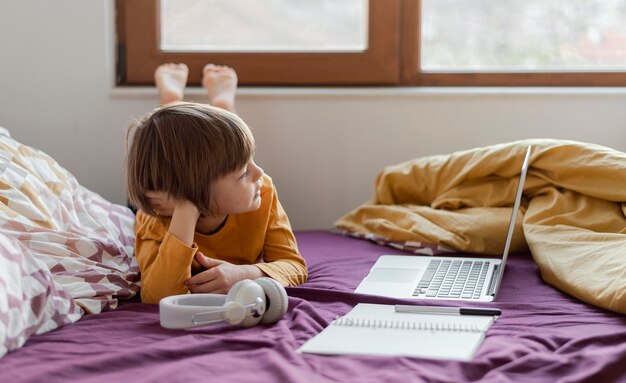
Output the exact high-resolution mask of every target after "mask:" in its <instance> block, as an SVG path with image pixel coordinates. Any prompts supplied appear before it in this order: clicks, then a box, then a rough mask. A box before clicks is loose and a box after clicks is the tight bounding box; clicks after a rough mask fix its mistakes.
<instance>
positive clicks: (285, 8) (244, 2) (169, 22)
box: [160, 0, 368, 52]
mask: <svg viewBox="0 0 626 383" xmlns="http://www.w3.org/2000/svg"><path fill="white" fill-rule="evenodd" d="M367 3H368V1H367V0H315V1H312V0H263V1H261V0H161V2H160V17H161V20H160V28H161V30H160V32H161V33H160V36H161V49H162V50H165V51H218V52H233V51H236V52H336V51H364V50H365V49H366V48H367V19H368V17H367V15H368V6H367Z"/></svg>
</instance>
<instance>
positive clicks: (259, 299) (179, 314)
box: [159, 277, 287, 329]
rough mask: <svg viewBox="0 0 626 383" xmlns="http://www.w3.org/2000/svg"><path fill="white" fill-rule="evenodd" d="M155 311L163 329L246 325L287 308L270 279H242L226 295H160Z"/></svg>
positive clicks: (282, 293) (271, 318)
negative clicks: (216, 324)
mask: <svg viewBox="0 0 626 383" xmlns="http://www.w3.org/2000/svg"><path fill="white" fill-rule="evenodd" d="M266 310H268V311H267V312H266ZM159 311H160V320H161V326H162V327H165V328H171V329H183V328H192V327H200V326H204V325H207V324H210V323H216V322H221V321H226V322H228V323H230V324H232V325H236V326H240V327H250V326H254V325H255V324H257V323H259V322H262V323H274V322H277V321H278V320H280V318H281V317H282V316H283V315H284V314H285V312H286V311H287V292H286V291H285V288H284V287H283V286H282V285H281V284H280V283H279V282H278V281H276V280H274V279H272V278H267V277H264V278H258V279H256V280H255V281H251V280H249V279H245V280H242V281H239V282H237V283H235V284H234V285H233V287H232V288H231V289H230V291H229V292H228V295H222V294H181V295H173V296H170V297H166V298H163V299H161V301H160V302H159Z"/></svg>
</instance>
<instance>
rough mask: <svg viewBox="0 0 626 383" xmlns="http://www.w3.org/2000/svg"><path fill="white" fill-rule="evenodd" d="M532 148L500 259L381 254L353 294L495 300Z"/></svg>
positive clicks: (521, 175)
mask: <svg viewBox="0 0 626 383" xmlns="http://www.w3.org/2000/svg"><path fill="white" fill-rule="evenodd" d="M531 149H532V147H531V146H529V147H528V149H527V150H526V157H525V158H524V162H523V165H522V171H521V173H520V179H519V183H518V185H517V192H516V194H515V204H514V205H513V211H512V213H511V220H510V222H509V229H508V231H507V234H506V243H505V245H504V252H503V253H502V258H501V259H498V258H495V259H494V258H475V257H431V256H419V255H416V256H412V255H382V256H380V257H379V258H378V260H377V261H376V263H375V264H374V266H372V268H371V269H370V272H369V274H368V275H367V276H366V277H365V278H364V279H363V280H362V281H361V283H360V284H359V286H358V287H357V288H356V290H355V291H354V292H355V293H361V294H374V295H382V296H387V297H394V298H412V299H437V300H469V301H477V302H490V301H493V300H495V299H496V298H497V296H498V292H499V291H500V285H501V283H502V276H503V275H504V267H505V265H506V260H507V257H508V255H509V248H510V246H511V240H512V238H513V231H514V229H515V218H516V217H517V211H518V210H519V206H520V202H521V200H522V190H523V188H524V181H525V180H526V173H527V172H528V160H529V158H530V152H531Z"/></svg>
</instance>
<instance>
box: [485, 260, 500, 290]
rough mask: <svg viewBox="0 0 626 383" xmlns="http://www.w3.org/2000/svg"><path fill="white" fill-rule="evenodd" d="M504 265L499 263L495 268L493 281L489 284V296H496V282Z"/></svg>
mask: <svg viewBox="0 0 626 383" xmlns="http://www.w3.org/2000/svg"><path fill="white" fill-rule="evenodd" d="M501 265H502V264H501V263H499V264H497V265H495V266H494V267H493V273H491V281H490V282H489V288H488V289H487V295H495V293H496V292H495V290H496V282H497V281H498V278H499V277H500V270H501V269H502V268H501V267H500V266H501Z"/></svg>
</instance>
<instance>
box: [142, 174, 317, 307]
mask: <svg viewBox="0 0 626 383" xmlns="http://www.w3.org/2000/svg"><path fill="white" fill-rule="evenodd" d="M169 224H170V219H169V218H167V219H166V218H157V217H152V216H149V215H147V214H144V213H143V212H141V211H139V212H137V222H136V224H135V237H136V241H135V254H136V257H137V262H138V263H139V268H140V269H141V300H142V301H143V302H144V303H158V302H159V300H160V299H161V298H164V297H167V296H170V295H176V294H186V293H188V292H189V289H188V288H187V287H186V286H185V285H184V284H183V282H184V281H185V280H187V279H188V278H190V277H191V276H192V275H195V274H197V273H199V272H201V271H203V270H204V268H203V267H202V266H201V265H200V264H199V263H198V262H197V261H196V260H195V259H194V256H195V254H196V252H197V251H201V252H202V253H204V255H206V256H207V257H210V258H215V259H221V260H224V261H227V262H230V263H233V264H236V265H250V264H253V265H255V266H257V267H258V268H259V269H261V271H263V272H264V273H265V274H267V275H269V276H270V277H272V278H274V279H276V280H277V281H279V282H280V283H282V284H283V285H285V286H296V285H300V284H302V283H304V282H306V279H307V276H308V272H307V268H306V263H305V261H304V258H302V256H301V255H300V253H299V252H298V246H297V244H296V238H295V236H294V234H293V232H292V230H291V225H290V224H289V219H288V218H287V214H286V213H285V211H284V210H283V208H282V206H281V205H280V202H279V201H278V197H277V195H276V189H275V188H274V185H273V183H272V179H271V178H270V177H269V176H267V175H264V176H263V186H262V187H261V207H260V208H259V209H258V210H256V211H252V212H249V213H245V214H236V215H230V216H228V218H227V219H226V223H225V224H224V226H223V227H222V228H221V229H220V230H219V231H218V232H216V233H214V234H211V235H205V234H201V233H198V232H195V234H194V243H193V245H192V246H191V247H189V246H187V245H186V244H184V243H183V242H181V241H180V240H179V239H178V238H177V237H176V236H175V235H173V234H171V233H170V232H168V228H169Z"/></svg>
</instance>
